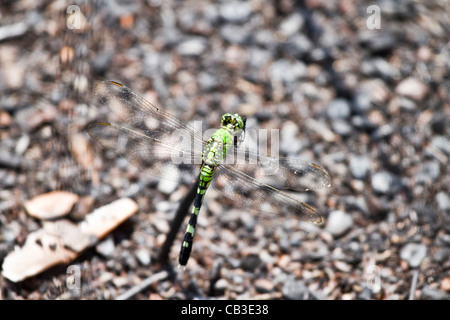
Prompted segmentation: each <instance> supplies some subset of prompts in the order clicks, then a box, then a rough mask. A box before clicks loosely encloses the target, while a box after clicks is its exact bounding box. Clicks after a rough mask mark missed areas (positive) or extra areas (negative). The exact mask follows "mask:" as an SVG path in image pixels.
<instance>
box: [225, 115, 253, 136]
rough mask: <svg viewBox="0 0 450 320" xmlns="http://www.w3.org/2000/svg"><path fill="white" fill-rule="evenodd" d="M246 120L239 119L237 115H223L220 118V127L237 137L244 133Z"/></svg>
mask: <svg viewBox="0 0 450 320" xmlns="http://www.w3.org/2000/svg"><path fill="white" fill-rule="evenodd" d="M246 120H247V118H246V117H241V116H240V115H238V114H237V113H235V114H232V113H225V114H224V115H223V116H222V120H221V125H222V128H224V129H227V130H229V131H230V132H231V134H233V135H239V134H241V133H242V131H245V122H246Z"/></svg>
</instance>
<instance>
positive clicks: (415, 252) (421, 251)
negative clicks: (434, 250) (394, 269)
mask: <svg viewBox="0 0 450 320" xmlns="http://www.w3.org/2000/svg"><path fill="white" fill-rule="evenodd" d="M426 254H427V247H426V246H424V245H423V244H420V243H408V244H406V245H405V246H404V247H403V248H402V249H401V250H400V258H402V259H403V260H406V261H407V262H408V264H409V266H410V267H411V268H417V267H418V266H419V265H420V263H421V262H422V260H423V259H424V258H425V256H426Z"/></svg>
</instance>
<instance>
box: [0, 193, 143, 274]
mask: <svg viewBox="0 0 450 320" xmlns="http://www.w3.org/2000/svg"><path fill="white" fill-rule="evenodd" d="M137 209H138V206H137V204H136V202H134V201H133V200H131V199H129V198H122V199H119V200H116V201H114V202H112V203H110V204H108V205H106V206H103V207H101V208H98V209H96V210H94V212H92V213H90V214H88V215H87V216H86V219H85V220H84V221H82V222H81V223H79V224H78V225H77V224H74V223H71V222H70V221H68V220H60V221H56V222H53V221H46V222H45V223H44V227H43V228H42V229H39V230H38V231H35V232H33V233H30V234H29V235H28V237H27V240H26V241H25V244H24V246H23V247H22V248H19V249H16V250H14V251H13V252H11V253H9V254H8V255H7V256H6V258H5V259H4V262H3V266H2V269H3V271H2V275H3V276H4V277H5V278H8V279H9V280H11V281H13V282H18V281H22V280H24V279H26V278H28V277H31V276H34V275H36V274H39V273H40V272H42V271H44V270H46V269H48V268H50V267H52V266H54V265H57V264H66V263H69V262H70V261H72V260H74V259H75V258H76V257H78V255H79V254H80V253H81V252H82V251H83V250H84V249H86V248H88V247H89V246H92V245H94V244H96V243H97V241H98V239H101V238H103V237H104V236H105V235H107V234H108V233H109V232H110V231H111V230H113V229H114V228H115V227H117V226H118V225H119V224H121V223H122V222H123V221H125V220H126V219H128V218H129V217H130V216H132V215H133V214H134V213H135V212H136V211H137Z"/></svg>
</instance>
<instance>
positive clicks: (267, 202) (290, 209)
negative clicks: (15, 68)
mask: <svg viewBox="0 0 450 320" xmlns="http://www.w3.org/2000/svg"><path fill="white" fill-rule="evenodd" d="M95 94H96V95H97V97H98V98H99V101H100V102H101V103H102V104H105V105H106V106H107V107H108V108H109V110H110V111H111V112H112V113H113V114H114V115H115V116H116V117H118V118H119V119H120V120H121V121H122V124H123V125H118V124H114V123H110V122H94V123H91V124H90V125H88V127H87V131H88V134H89V135H90V136H91V138H93V139H94V140H96V141H97V142H99V143H100V144H101V145H102V146H103V147H104V148H106V149H110V150H112V151H114V152H115V153H116V154H117V155H118V156H121V157H123V158H125V159H127V160H128V161H129V162H130V163H131V164H133V165H135V166H137V167H138V168H141V169H143V170H145V171H146V172H148V173H149V174H151V175H153V176H156V177H160V178H162V179H167V180H172V181H176V182H182V183H192V181H194V180H197V179H199V180H198V181H199V182H198V188H197V194H196V197H195V200H194V205H193V209H192V213H191V216H190V219H189V223H188V226H187V229H186V233H185V235H184V238H183V241H182V244H181V250H180V255H179V261H178V262H179V266H180V267H184V266H186V264H187V262H188V259H189V256H190V253H191V250H192V243H193V238H194V233H195V228H196V225H197V217H198V214H199V211H200V207H201V205H202V200H203V197H204V195H205V193H206V191H207V189H208V187H209V185H210V183H211V181H213V182H216V184H219V185H220V186H221V187H222V188H221V191H220V193H221V194H223V195H224V196H226V197H228V198H229V199H231V200H232V201H233V203H235V204H236V205H237V206H240V207H245V208H249V209H254V210H256V211H260V212H265V213H269V214H283V215H290V216H295V217H298V218H300V219H302V220H305V219H306V220H310V221H312V222H314V223H321V222H322V218H321V217H320V215H319V214H318V213H317V211H316V210H315V209H314V208H313V207H311V206H309V205H307V204H306V203H304V202H302V201H300V200H298V199H296V198H295V196H293V195H291V194H289V192H288V191H297V192H298V191H308V190H310V189H319V188H324V187H330V177H329V175H328V173H327V172H326V170H325V169H324V168H322V167H321V166H319V165H317V164H315V163H312V162H308V161H304V160H300V159H295V158H284V157H279V158H278V157H272V156H263V155H261V154H260V152H255V151H251V150H247V149H245V148H244V151H243V152H241V151H242V148H240V146H245V143H242V142H244V141H245V129H246V118H245V117H241V116H240V115H238V114H231V113H226V114H224V115H223V116H222V119H221V128H220V129H218V130H216V131H215V132H214V133H213V134H212V135H211V137H210V138H209V140H206V139H205V140H204V139H203V138H202V134H201V133H199V132H198V130H195V128H194V127H192V126H191V125H188V124H186V123H183V122H182V121H180V120H178V119H177V118H176V117H174V116H172V115H171V114H169V113H167V112H165V111H163V110H161V109H160V108H157V107H155V106H154V105H153V104H151V103H150V102H148V101H147V100H145V99H144V98H142V97H140V96H139V95H137V94H136V93H134V92H133V91H132V90H131V89H129V88H128V87H126V86H124V85H122V84H120V83H118V82H114V81H102V82H99V83H97V84H96V86H95ZM193 146H194V147H193ZM213 177H214V179H213ZM217 181H219V182H218V183H217Z"/></svg>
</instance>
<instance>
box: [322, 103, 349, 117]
mask: <svg viewBox="0 0 450 320" xmlns="http://www.w3.org/2000/svg"><path fill="white" fill-rule="evenodd" d="M350 111H351V110H350V104H349V103H348V101H347V100H345V99H335V100H333V101H331V103H330V104H329V105H328V108H327V115H328V117H329V118H330V119H348V118H349V116H350Z"/></svg>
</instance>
